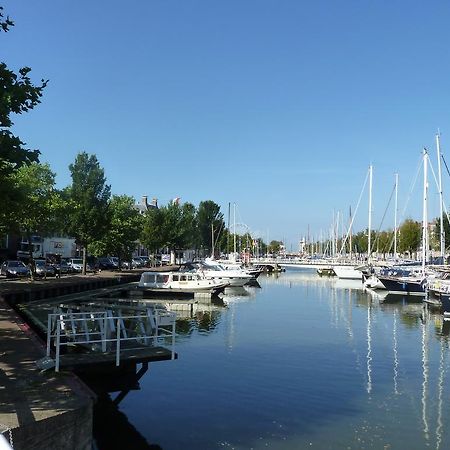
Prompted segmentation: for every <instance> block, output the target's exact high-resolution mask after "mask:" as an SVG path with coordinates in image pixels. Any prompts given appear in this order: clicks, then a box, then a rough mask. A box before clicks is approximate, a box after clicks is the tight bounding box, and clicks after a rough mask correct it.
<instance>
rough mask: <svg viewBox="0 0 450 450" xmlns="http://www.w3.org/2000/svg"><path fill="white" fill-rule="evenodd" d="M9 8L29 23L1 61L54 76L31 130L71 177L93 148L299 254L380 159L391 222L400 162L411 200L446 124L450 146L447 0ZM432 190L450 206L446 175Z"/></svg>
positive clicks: (21, 120) (380, 193) (140, 178)
mask: <svg viewBox="0 0 450 450" xmlns="http://www.w3.org/2000/svg"><path fill="white" fill-rule="evenodd" d="M0 4H1V5H3V6H4V8H5V11H4V12H5V13H7V14H9V15H10V16H11V18H12V19H13V20H14V21H15V23H16V26H15V27H14V28H12V30H11V31H10V32H9V33H7V34H4V33H2V34H1V35H0V60H2V61H5V62H6V63H7V64H8V66H10V67H11V68H14V69H17V68H19V67H21V66H26V65H27V66H30V67H31V68H32V69H33V70H32V72H31V75H32V77H33V79H34V80H35V81H36V82H38V81H39V80H40V79H41V78H45V79H49V80H50V82H49V84H48V87H47V88H46V90H45V94H44V96H43V99H42V103H41V104H40V105H39V106H38V107H37V108H36V109H35V110H33V111H32V112H30V113H27V114H24V115H23V116H20V117H16V118H15V127H14V131H15V132H16V133H17V134H19V136H20V137H21V138H22V139H23V140H24V141H25V142H27V144H28V146H29V147H31V148H39V149H40V150H41V152H42V158H41V160H42V161H43V162H49V163H50V165H51V167H52V169H53V170H54V171H55V172H56V173H57V181H58V186H59V187H63V186H66V185H68V184H70V174H69V170H68V165H69V164H70V163H71V162H73V161H74V159H75V156H76V154H77V153H78V152H79V151H81V150H84V151H87V152H88V153H94V154H96V155H97V157H98V159H99V161H100V164H101V165H102V166H103V167H104V169H105V173H106V176H107V179H108V182H109V183H110V184H111V188H112V192H113V193H114V194H128V195H132V196H134V197H135V198H136V199H139V198H140V197H141V196H142V195H148V196H149V198H152V197H157V198H158V199H159V202H160V203H163V204H164V203H167V202H168V201H169V200H170V199H172V198H174V197H181V199H182V201H189V202H192V203H194V204H196V205H198V203H199V202H200V201H202V200H209V199H210V200H214V201H215V202H217V203H218V204H220V205H221V206H222V210H223V212H224V213H225V216H226V215H227V210H228V202H231V203H232V204H233V203H234V202H235V203H236V205H237V211H238V217H237V221H238V222H240V223H245V224H246V225H247V226H248V227H249V228H250V230H251V232H253V233H254V234H256V235H261V236H262V237H263V238H264V239H265V240H266V239H267V236H268V237H269V240H271V239H283V240H286V241H287V244H288V247H291V248H293V249H296V246H297V244H296V243H297V242H298V240H299V238H300V237H301V236H304V235H306V233H307V230H308V226H309V229H310V235H311V236H313V235H314V236H318V235H319V233H320V231H321V230H322V233H323V234H326V233H328V232H329V229H330V227H331V223H332V219H333V211H334V212H335V213H337V211H340V214H341V215H345V220H346V221H347V220H348V219H347V216H348V210H349V207H350V205H352V208H353V210H355V206H356V202H357V200H358V197H359V195H360V192H361V189H362V186H363V182H364V179H365V176H366V173H367V168H368V166H369V164H371V163H372V164H373V167H374V177H373V209H374V215H373V227H374V228H375V229H376V228H378V227H379V225H380V222H381V218H382V216H383V214H384V213H385V210H386V207H387V203H388V199H389V195H390V193H391V189H392V186H393V183H394V173H396V172H398V173H399V177H400V187H399V209H400V210H403V208H404V205H405V201H406V198H407V197H408V196H409V192H410V187H411V182H412V180H413V179H414V177H415V175H416V171H417V167H418V164H419V162H420V157H421V151H422V148H423V147H424V146H426V147H428V148H429V150H430V153H431V159H432V162H433V164H434V167H435V168H436V164H437V163H436V156H435V143H434V142H435V140H434V139H435V138H434V136H435V133H436V132H437V130H438V129H440V130H441V133H442V149H443V152H444V155H447V154H448V152H447V149H449V148H450V57H449V56H450V55H449V53H450V50H449V48H450V47H449V44H450V25H449V24H450V3H449V2H447V1H431V2H423V1H416V0H409V1H391V2H387V1H361V0H358V1H353V0H343V1H336V0H328V1H320V0H314V1H313V0H310V1H302V0H284V1H282V0H226V1H213V0H177V1H172V0H146V1H144V0H139V1H138V0H129V1H127V2H123V1H117V0H108V1H106V0H97V1H88V0H83V1H77V2H74V1H70V0H60V1H56V0H53V1H49V0H41V1H39V2H37V1H25V0H0ZM449 159H450V155H449ZM447 179H448V175H445V176H444V180H447ZM446 182H447V181H445V183H446ZM433 184H434V183H433ZM430 186H431V184H430ZM444 186H445V185H444ZM421 189H422V185H421V181H420V179H419V181H418V182H417V185H416V188H415V190H414V192H413V193H412V195H411V200H410V202H409V207H408V208H407V210H406V216H409V217H413V218H416V219H420V217H421V205H422V203H421V195H422V194H421ZM445 189H446V188H445V187H444V190H445ZM449 193H450V191H449ZM444 195H445V191H444ZM430 200H431V202H433V205H430V215H433V214H434V215H436V214H437V194H436V189H435V188H434V187H433V191H432V192H431V193H430ZM431 202H430V203H431ZM367 203H368V202H367V195H366V194H365V195H364V197H363V200H362V201H361V206H360V209H359V211H358V213H357V218H356V221H355V225H356V228H357V229H362V228H364V227H366V226H367ZM446 203H447V204H448V203H449V202H446ZM393 214H394V213H393V206H391V209H390V211H388V212H387V215H386V219H385V222H384V225H383V228H387V227H388V226H392V225H393Z"/></svg>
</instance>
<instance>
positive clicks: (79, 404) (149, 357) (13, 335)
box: [0, 272, 177, 450]
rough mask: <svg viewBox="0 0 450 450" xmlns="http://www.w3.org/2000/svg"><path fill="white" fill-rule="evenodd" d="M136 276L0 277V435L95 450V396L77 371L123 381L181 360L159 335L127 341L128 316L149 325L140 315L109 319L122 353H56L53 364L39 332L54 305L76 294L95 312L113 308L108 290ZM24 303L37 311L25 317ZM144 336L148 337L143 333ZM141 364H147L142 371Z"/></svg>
mask: <svg viewBox="0 0 450 450" xmlns="http://www.w3.org/2000/svg"><path fill="white" fill-rule="evenodd" d="M139 277H140V272H135V273H111V272H110V273H101V274H95V275H94V274H92V275H86V276H81V275H77V276H67V277H63V278H61V279H58V278H56V279H55V278H52V279H47V280H36V281H34V282H30V281H27V280H14V281H11V280H0V378H1V383H0V386H1V387H0V434H1V435H2V436H0V437H3V438H4V439H6V442H7V443H9V445H10V446H11V448H14V449H16V450H20V449H24V450H44V449H45V450H47V449H49V448H54V449H58V450H69V449H70V450H73V449H77V450H78V449H81V450H92V439H93V438H92V427H93V409H94V405H95V402H96V394H94V393H93V392H92V391H91V390H90V388H88V387H87V386H86V385H85V384H84V383H83V382H82V381H81V379H80V378H78V376H77V375H78V374H80V375H81V374H83V376H84V375H89V374H94V373H96V374H101V375H100V376H101V377H102V378H103V379H104V377H109V379H110V380H109V382H113V380H114V379H115V377H116V375H117V377H119V378H120V376H121V375H123V374H124V373H125V374H127V376H128V377H130V376H132V378H133V377H134V378H136V377H137V376H138V375H139V374H142V373H144V372H145V371H146V370H147V367H148V364H149V362H155V361H165V360H171V359H176V358H177V355H176V353H175V352H174V351H173V347H172V350H169V349H167V348H165V347H163V346H160V345H159V344H157V343H156V339H155V338H153V339H154V340H155V344H154V345H140V344H139V342H138V341H136V340H134V338H132V337H129V336H130V335H129V336H128V339H124V334H125V331H126V332H129V330H125V323H126V320H134V321H136V323H144V322H143V317H141V316H138V317H137V318H136V317H133V318H128V317H125V318H124V319H125V320H122V318H120V317H119V318H117V317H111V319H110V320H109V322H110V323H111V324H112V323H114V325H115V327H116V329H119V330H121V336H122V337H121V339H123V341H122V342H121V345H120V346H119V350H120V351H119V350H116V351H106V352H101V351H100V352H99V351H91V350H90V349H89V348H85V349H84V351H83V350H82V349H79V350H78V351H73V350H70V349H68V350H70V351H68V350H65V351H62V352H61V354H60V355H59V368H60V371H59V372H55V370H54V369H53V366H54V363H53V365H52V364H51V363H52V361H54V358H55V355H54V351H53V350H52V351H51V355H50V357H49V352H48V347H47V345H48V342H47V343H46V342H45V333H43V332H42V331H43V330H44V328H45V330H46V327H45V325H46V317H47V314H49V313H51V312H52V308H53V307H54V306H53V305H58V304H59V308H61V304H64V303H68V304H72V301H73V300H75V299H86V300H88V305H87V306H88V307H90V306H89V305H92V306H93V307H94V310H95V308H98V307H99V306H100V305H99V304H100V303H102V307H106V306H108V305H109V304H111V305H113V304H114V302H115V299H114V298H110V297H108V293H111V292H115V291H117V292H120V291H121V290H122V289H127V287H125V286H126V285H125V284H126V283H133V282H135V281H137V279H139ZM96 296H100V298H101V300H100V299H99V298H97V297H96ZM130 300H131V299H130ZM133 304H134V302H133V303H132V304H131V305H128V306H127V308H128V309H129V310H130V311H131V314H133V313H132V311H134V310H136V311H137V310H138V309H142V308H141V307H137V306H136V307H134V306H133ZM24 305H26V308H28V306H29V307H30V308H31V310H32V311H33V313H36V314H37V315H36V316H34V315H33V313H32V314H31V315H30V316H29V315H26V314H24V313H25V312H26V311H25V309H26V308H24V307H23V306H24ZM12 306H14V307H15V308H16V309H17V312H16V310H15V309H13V307H12ZM69 310H70V309H69ZM19 313H20V315H19ZM83 314H85V315H87V313H83ZM94 314H95V313H94ZM136 314H138V313H137V312H136ZM139 314H142V312H139ZM169 314H170V313H169ZM59 315H60V314H59V313H58V315H57V316H58V317H59ZM158 320H159V319H158ZM158 323H159V322H158ZM119 325H120V328H119ZM173 327H174V325H173ZM110 334H111V333H110ZM105 336H106V332H105ZM145 338H147V339H149V336H146V335H145V334H144V339H145ZM173 340H174V338H173V339H172V341H173ZM115 342H117V340H116V339H114V336H112V337H111V336H109V342H108V343H107V345H110V346H114V345H115ZM74 344H75V346H77V345H78V343H77V342H74ZM104 345H105V346H106V344H104ZM85 347H88V346H85ZM105 348H106V347H105ZM75 350H76V349H75ZM80 350H81V351H82V353H80V352H79V351H80ZM118 360H120V364H119V365H118ZM49 363H50V364H49ZM139 366H142V367H141V369H139V370H138V367H139ZM119 378H117V379H119ZM83 379H84V378H83ZM0 446H1V442H0Z"/></svg>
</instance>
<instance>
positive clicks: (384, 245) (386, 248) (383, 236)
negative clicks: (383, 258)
mask: <svg viewBox="0 0 450 450" xmlns="http://www.w3.org/2000/svg"><path fill="white" fill-rule="evenodd" d="M393 243H394V232H393V231H392V230H387V231H380V232H379V233H377V235H376V238H375V241H374V251H375V252H377V253H382V254H383V255H385V254H386V253H389V252H390V251H391V250H392V249H393Z"/></svg>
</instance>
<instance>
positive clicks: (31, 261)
mask: <svg viewBox="0 0 450 450" xmlns="http://www.w3.org/2000/svg"><path fill="white" fill-rule="evenodd" d="M26 235H27V240H28V267H29V269H30V278H31V280H32V281H34V279H35V278H36V266H35V264H34V258H33V244H32V243H31V232H30V231H27V232H26Z"/></svg>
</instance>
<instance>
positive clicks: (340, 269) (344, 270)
mask: <svg viewBox="0 0 450 450" xmlns="http://www.w3.org/2000/svg"><path fill="white" fill-rule="evenodd" d="M333 271H334V273H335V274H336V276H337V277H338V278H341V279H344V280H362V279H363V275H362V272H361V270H358V268H357V267H355V266H333Z"/></svg>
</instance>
